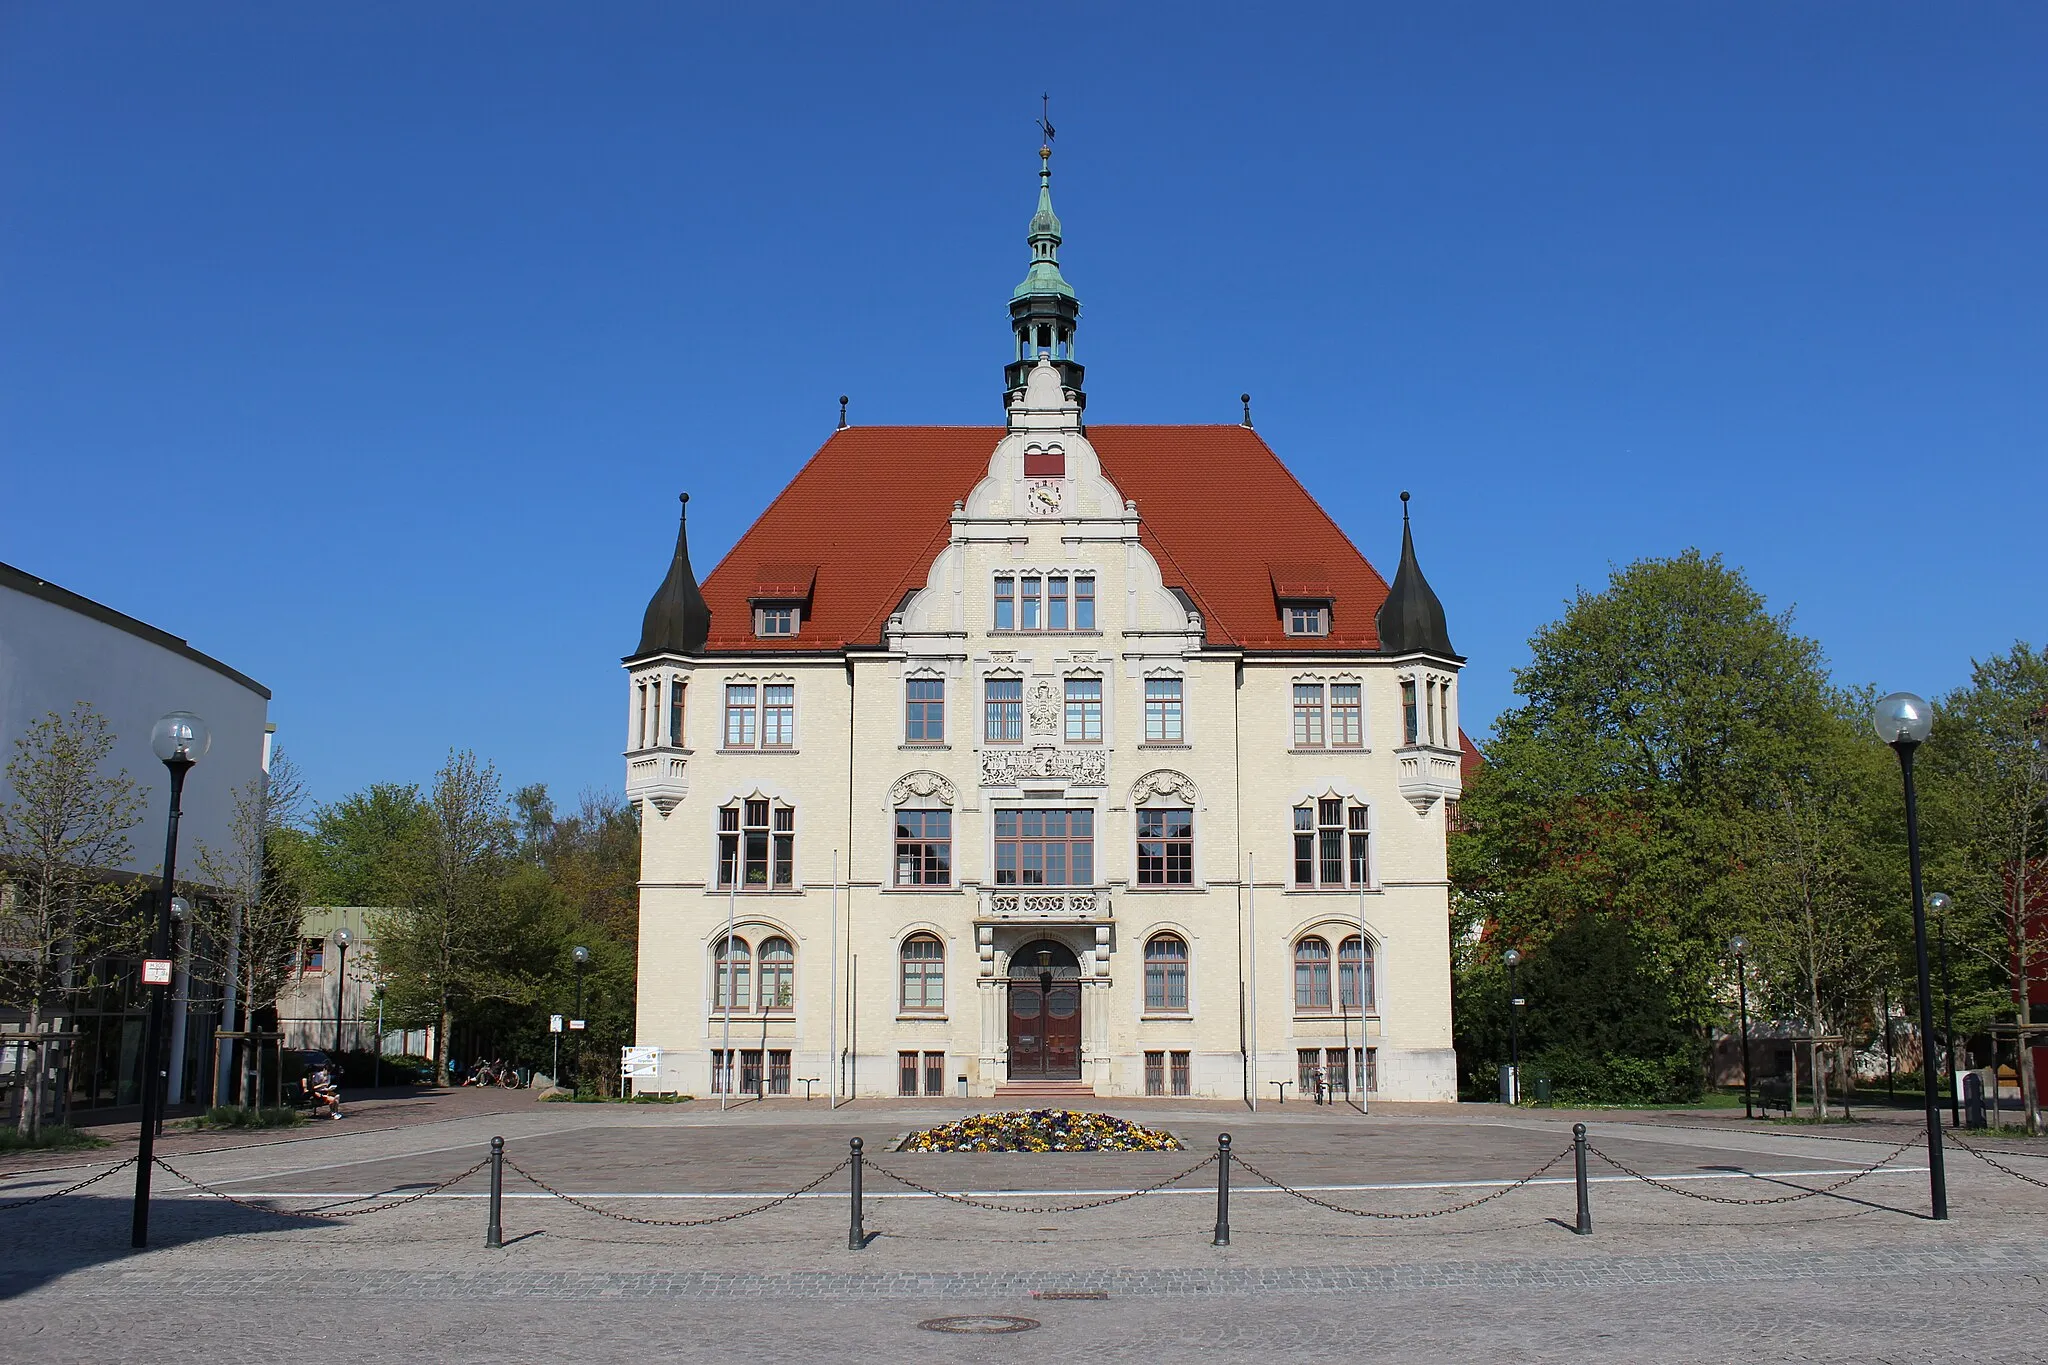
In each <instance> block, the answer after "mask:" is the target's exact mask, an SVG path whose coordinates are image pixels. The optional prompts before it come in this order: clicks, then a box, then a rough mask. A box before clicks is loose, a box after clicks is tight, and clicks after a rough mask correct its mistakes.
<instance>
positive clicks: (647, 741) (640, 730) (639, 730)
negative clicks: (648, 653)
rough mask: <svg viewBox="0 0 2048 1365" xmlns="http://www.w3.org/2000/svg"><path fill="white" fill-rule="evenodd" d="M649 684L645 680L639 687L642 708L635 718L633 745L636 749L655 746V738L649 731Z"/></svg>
mask: <svg viewBox="0 0 2048 1365" xmlns="http://www.w3.org/2000/svg"><path fill="white" fill-rule="evenodd" d="M647 686H648V685H647V684H646V683H644V682H643V683H641V684H640V686H639V689H638V691H639V699H640V709H639V711H638V712H636V713H635V715H634V719H633V747H634V748H636V749H651V748H653V747H654V740H653V739H652V738H651V737H649V735H648V732H647Z"/></svg>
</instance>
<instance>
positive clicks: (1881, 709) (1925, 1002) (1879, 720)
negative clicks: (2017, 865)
mask: <svg viewBox="0 0 2048 1365" xmlns="http://www.w3.org/2000/svg"><path fill="white" fill-rule="evenodd" d="M1870 721H1871V724H1872V725H1873V726H1874V727H1875V728H1876V730H1877V737H1878V738H1879V739H1881V740H1883V741H1884V742H1885V743H1886V744H1889V745H1891V747H1892V752H1894V753H1896V754H1897V755H1898V756H1899V774H1900V777H1901V779H1902V780H1903V782H1904V783H1905V788H1906V866H1907V870H1908V873H1909V875H1910V877H1911V879H1912V883H1913V953H1914V959H1915V965H1916V967H1917V970H1918V973H1919V978H1920V980H1919V986H1920V1039H1921V1043H1920V1047H1921V1053H1922V1056H1921V1061H1920V1080H1921V1091H1922V1096H1923V1098H1924V1099H1925V1101H1926V1107H1927V1185H1928V1194H1929V1198H1930V1202H1931V1203H1932V1205H1933V1209H1932V1212H1933V1216H1934V1219H1935V1221H1937V1222H1942V1221H1945V1220H1946V1219H1947V1218H1948V1176H1947V1173H1946V1172H1945V1171H1944V1170H1943V1169H1942V1152H1941V1117H1940V1114H1939V1112H1938V1109H1937V1106H1936V1102H1935V1096H1934V1068H1933V1067H1932V1066H1931V1065H1929V1064H1928V1060H1927V1058H1926V1056H1925V1053H1926V1050H1927V1043H1928V1041H1929V1040H1931V1039H1932V1038H1933V1037H1934V990H1933V987H1932V986H1931V985H1930V984H1929V982H1928V973H1927V905H1926V900H1925V897H1924V896H1923V894H1922V891H1921V883H1920V804H1919V799H1918V797H1917V796H1916V795H1915V793H1914V790H1913V755H1914V753H1915V752H1916V751H1917V750H1918V749H1919V748H1920V746H1921V745H1922V744H1924V743H1926V742H1927V736H1928V735H1930V734H1932V733H1933V732H1934V708H1932V707H1931V706H1929V705H1928V704H1927V702H1926V700H1925V699H1924V698H1921V697H1916V696H1914V695H1913V694H1912V693H1911V692H1894V693H1892V694H1891V695H1890V696H1888V697H1886V698H1884V699H1883V700H1882V701H1880V702H1878V704H1877V706H1876V708H1875V709H1874V710H1873V711H1872V712H1871V716H1870Z"/></svg>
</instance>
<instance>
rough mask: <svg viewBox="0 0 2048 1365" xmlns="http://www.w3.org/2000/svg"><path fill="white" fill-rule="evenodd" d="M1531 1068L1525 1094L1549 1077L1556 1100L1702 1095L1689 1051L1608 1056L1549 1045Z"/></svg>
mask: <svg viewBox="0 0 2048 1365" xmlns="http://www.w3.org/2000/svg"><path fill="white" fill-rule="evenodd" d="M1528 1072H1529V1079H1528V1080H1527V1081H1525V1082H1524V1084H1523V1087H1522V1093H1523V1094H1524V1095H1531V1094H1534V1093H1535V1088H1536V1087H1535V1080H1534V1078H1535V1077H1537V1076H1548V1077H1549V1078H1550V1099H1551V1103H1553V1104H1561V1105H1575V1104H1621V1105H1635V1104H1687V1103H1690V1102H1692V1101H1694V1100H1697V1099H1698V1098H1699V1097H1700V1074H1699V1066H1698V1064H1697V1063H1696V1062H1695V1061H1694V1059H1693V1058H1692V1056H1691V1054H1689V1053H1680V1054H1678V1055H1676V1056H1670V1057H1631V1056H1628V1055H1626V1054H1613V1053H1610V1054H1608V1055H1607V1056H1604V1057H1602V1056H1593V1055H1591V1054H1589V1053H1585V1052H1581V1051H1578V1050H1576V1049H1573V1048H1561V1047H1560V1048H1548V1049H1546V1050H1545V1051H1543V1052H1542V1053H1540V1054H1539V1055H1537V1056H1536V1057H1533V1058H1531V1059H1530V1061H1529V1063H1528Z"/></svg>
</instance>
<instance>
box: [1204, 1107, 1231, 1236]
mask: <svg viewBox="0 0 2048 1365" xmlns="http://www.w3.org/2000/svg"><path fill="white" fill-rule="evenodd" d="M1209 1245H1210V1246H1216V1247H1227V1246H1229V1245H1230V1134H1228V1133H1222V1134H1219V1135H1218V1136H1217V1138H1216V1236H1215V1238H1214V1239H1213V1240H1211V1241H1210V1243H1209Z"/></svg>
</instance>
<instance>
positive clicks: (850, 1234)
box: [846, 1138, 868, 1251]
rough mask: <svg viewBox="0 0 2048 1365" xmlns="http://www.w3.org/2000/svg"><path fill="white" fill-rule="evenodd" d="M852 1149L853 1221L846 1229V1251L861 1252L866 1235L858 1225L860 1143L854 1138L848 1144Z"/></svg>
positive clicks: (863, 1248) (864, 1247)
mask: <svg viewBox="0 0 2048 1365" xmlns="http://www.w3.org/2000/svg"><path fill="white" fill-rule="evenodd" d="M848 1145H849V1146H850V1147H852V1149H853V1181H852V1185H853V1221H852V1222H851V1223H850V1224H848V1225H847V1229H846V1249H847V1250H848V1251H863V1250H865V1249H866V1248H867V1244H868V1235H867V1232H866V1231H865V1230H864V1229H863V1228H862V1227H861V1224H860V1161H861V1157H860V1149H861V1141H860V1139H859V1138H855V1139H854V1140H853V1141H852V1142H851V1143H849V1144H848Z"/></svg>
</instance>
